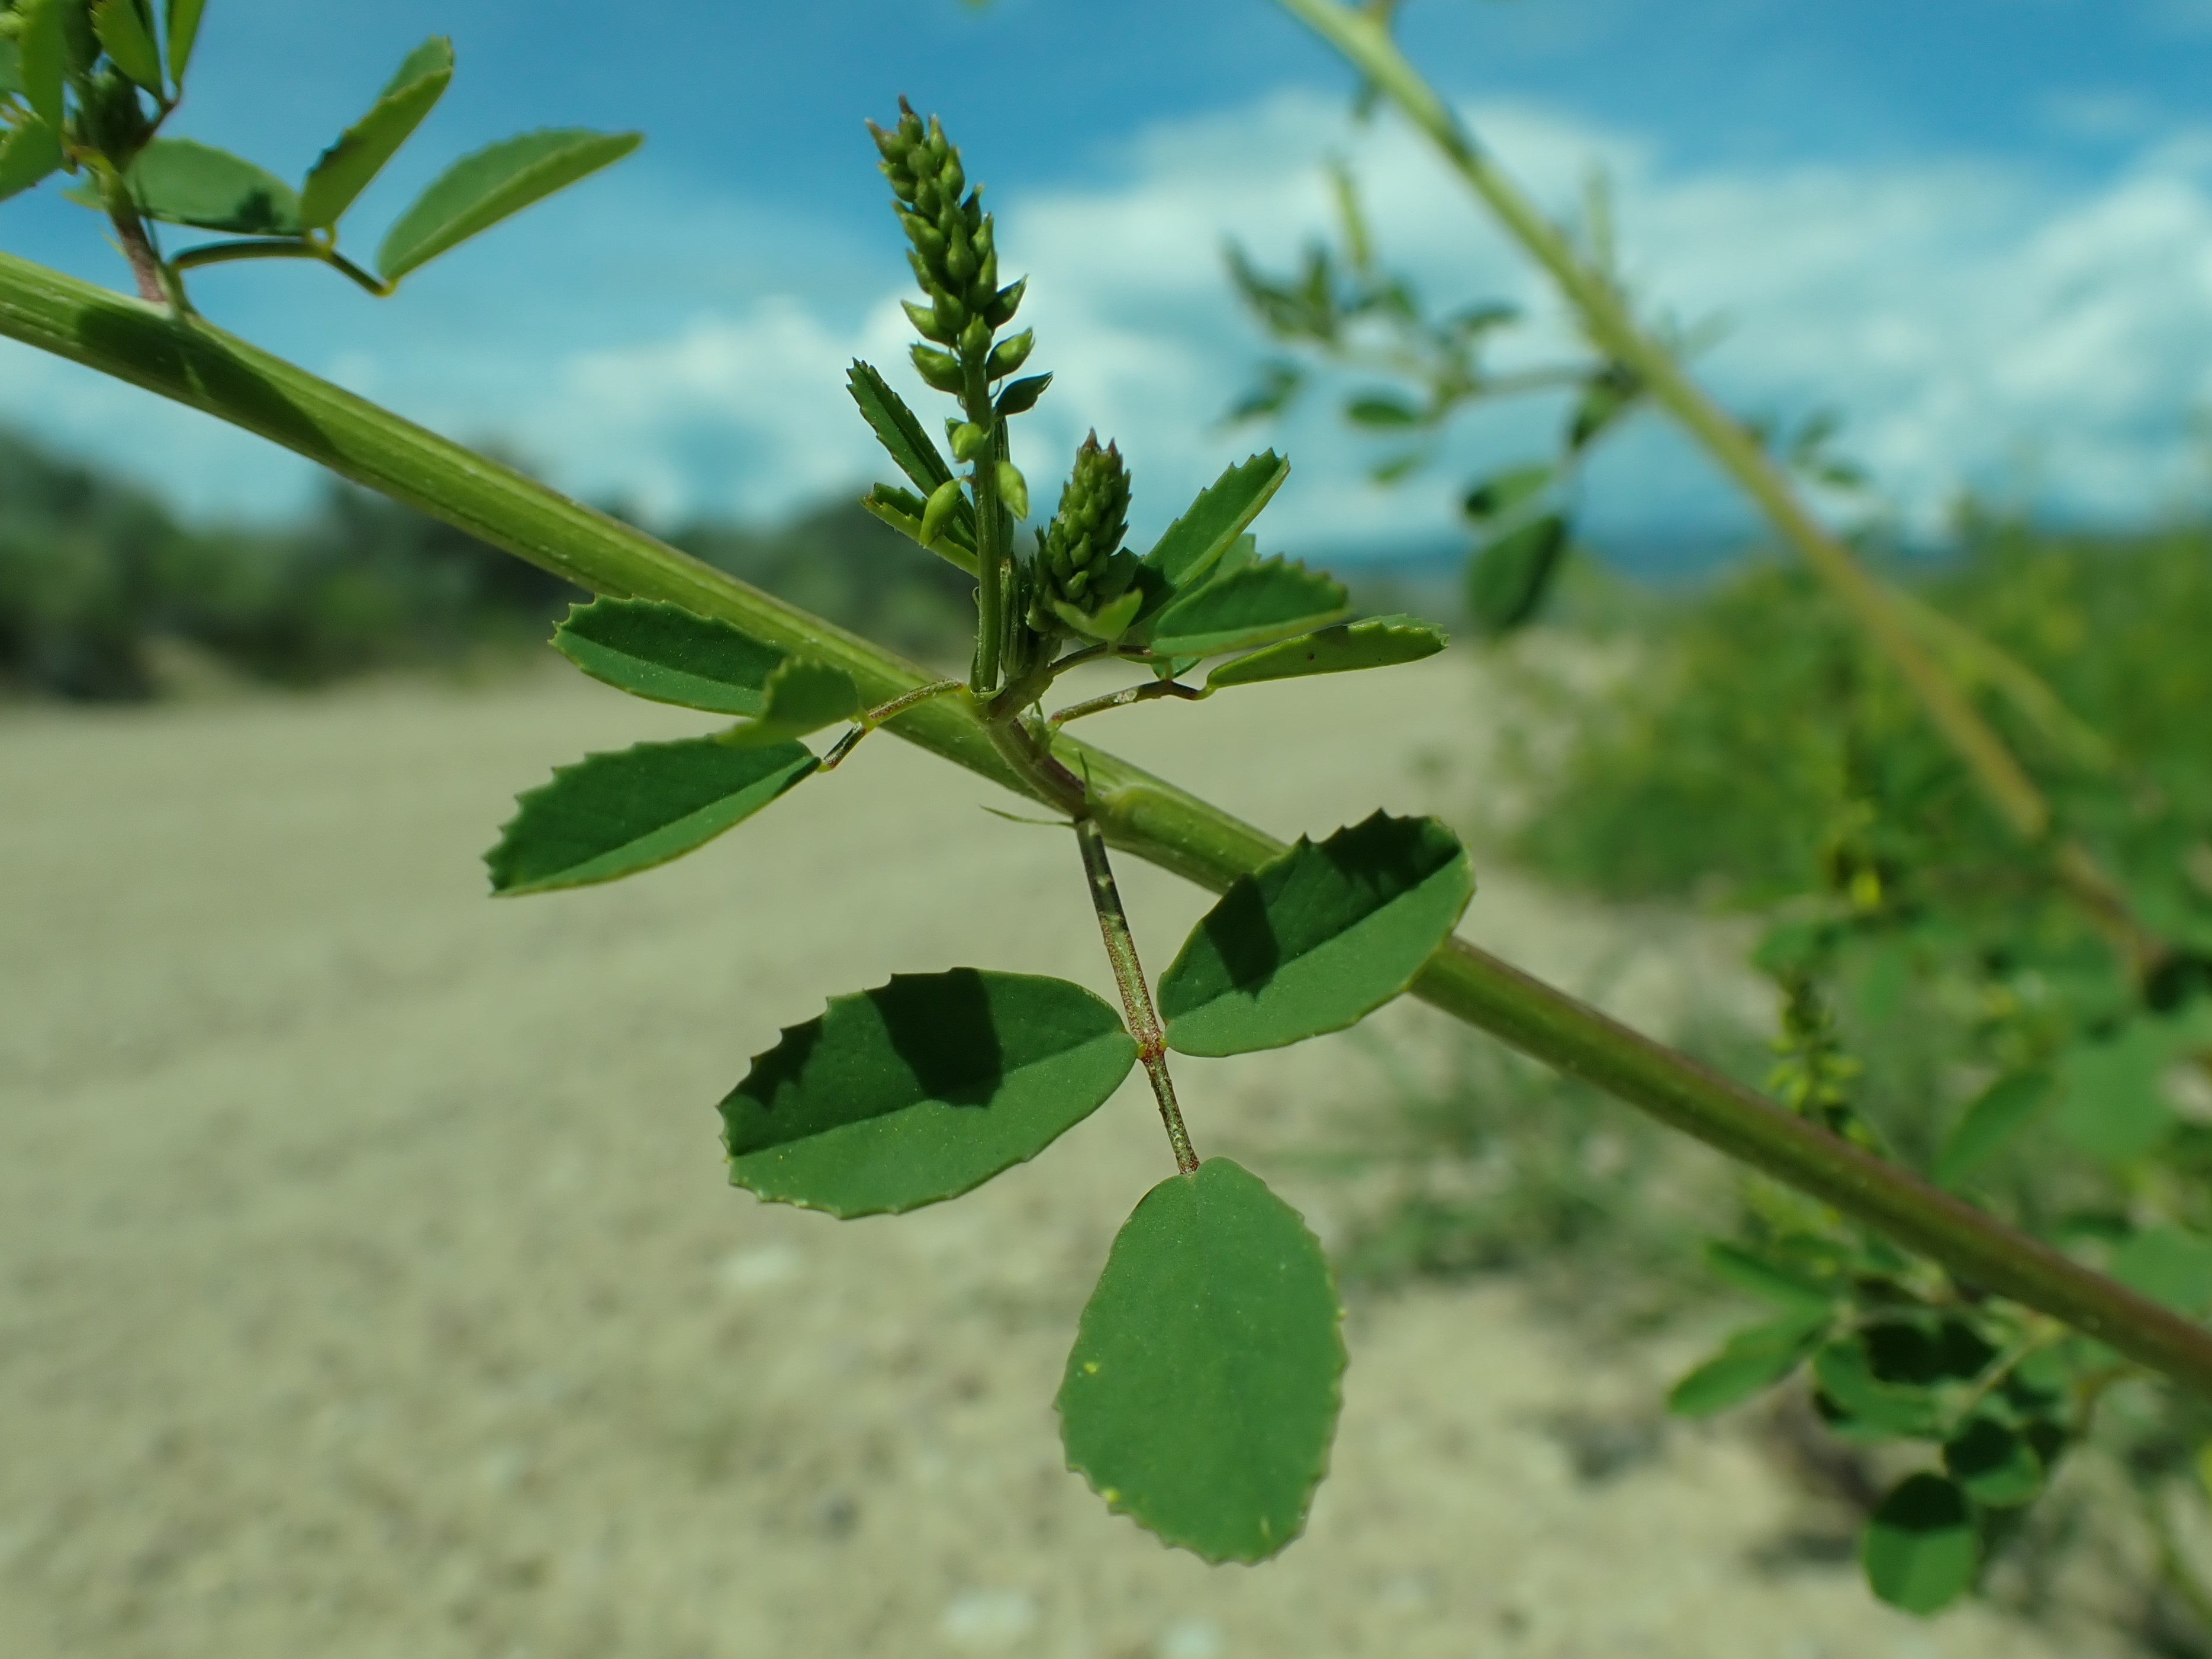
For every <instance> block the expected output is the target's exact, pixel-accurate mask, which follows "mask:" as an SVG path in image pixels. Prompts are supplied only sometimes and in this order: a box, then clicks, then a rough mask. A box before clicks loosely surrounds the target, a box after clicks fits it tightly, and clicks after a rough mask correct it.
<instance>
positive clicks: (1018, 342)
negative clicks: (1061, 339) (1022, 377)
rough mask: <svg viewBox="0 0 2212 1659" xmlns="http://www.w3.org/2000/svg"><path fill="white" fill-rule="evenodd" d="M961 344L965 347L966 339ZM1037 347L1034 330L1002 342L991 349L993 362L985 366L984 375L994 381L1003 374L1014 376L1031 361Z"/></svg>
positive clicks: (1023, 332)
mask: <svg viewBox="0 0 2212 1659" xmlns="http://www.w3.org/2000/svg"><path fill="white" fill-rule="evenodd" d="M961 344H962V345H963V347H964V346H965V345H966V344H967V340H966V339H965V338H964V337H963V339H962V341H961ZM1035 347H1036V330H1035V329H1033V328H1025V329H1024V330H1023V331H1021V332H1020V333H1018V334H1015V335H1012V336H1009V337H1007V338H1006V339H1003V340H1001V341H1000V342H999V343H998V344H996V345H994V346H993V347H992V348H991V360H990V362H988V363H987V364H985V365H984V370H983V372H984V374H987V376H988V377H989V378H990V379H992V380H997V379H998V378H999V377H1000V375H1002V374H1012V373H1013V372H1014V371H1015V370H1016V369H1018V368H1020V367H1021V366H1022V365H1023V364H1024V363H1025V362H1028V361H1029V358H1030V351H1031V350H1032V349H1035Z"/></svg>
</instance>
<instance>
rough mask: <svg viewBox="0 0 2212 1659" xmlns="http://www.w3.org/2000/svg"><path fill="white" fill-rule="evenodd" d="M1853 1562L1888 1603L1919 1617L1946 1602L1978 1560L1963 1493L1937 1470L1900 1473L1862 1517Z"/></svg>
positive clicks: (1968, 1580)
mask: <svg viewBox="0 0 2212 1659" xmlns="http://www.w3.org/2000/svg"><path fill="white" fill-rule="evenodd" d="M1859 1564H1860V1565H1862V1566H1863V1567H1864V1568H1865V1570H1866V1576H1867V1583H1868V1584H1869V1587H1871V1588H1872V1589H1873V1590H1874V1593H1875V1595H1878V1596H1880V1597H1881V1599H1882V1600H1883V1601H1887V1602H1888V1603H1889V1604H1890V1606H1892V1607H1901V1608H1903V1609H1904V1610H1905V1612H1907V1613H1918V1614H1920V1615H1922V1616H1923V1618H1924V1617H1925V1616H1926V1615H1928V1614H1929V1613H1939V1612H1941V1611H1942V1609H1943V1608H1945V1607H1948V1606H1950V1604H1951V1603H1952V1602H1954V1601H1957V1600H1958V1599H1959V1597H1960V1596H1961V1595H1965V1594H1966V1590H1967V1589H1968V1588H1969V1587H1970V1586H1971V1585H1972V1583H1973V1582H1974V1574H1975V1572H1976V1571H1978V1569H1979V1567H1980V1565H1981V1545H1980V1542H1979V1541H1978V1539H1977V1538H1976V1537H1975V1534H1974V1516H1973V1510H1972V1508H1971V1507H1970V1506H1969V1505H1968V1504H1967V1502H1966V1493H1965V1492H1961V1491H1960V1489H1959V1488H1958V1486H1955V1485H1954V1484H1953V1483H1952V1482H1951V1481H1948V1480H1945V1479H1944V1478H1943V1477H1942V1475H1940V1474H1914V1475H1908V1476H1906V1477H1905V1480H1902V1481H1900V1482H1899V1484H1898V1485H1897V1486H1896V1487H1895V1488H1894V1489H1893V1491H1892V1492H1890V1494H1889V1496H1888V1497H1887V1498H1883V1499H1882V1500H1881V1508H1879V1509H1877V1510H1875V1512H1874V1518H1873V1519H1872V1520H1871V1521H1869V1522H1867V1529H1866V1534H1865V1536H1864V1537H1863V1539H1862V1540H1861V1541H1860V1544H1859Z"/></svg>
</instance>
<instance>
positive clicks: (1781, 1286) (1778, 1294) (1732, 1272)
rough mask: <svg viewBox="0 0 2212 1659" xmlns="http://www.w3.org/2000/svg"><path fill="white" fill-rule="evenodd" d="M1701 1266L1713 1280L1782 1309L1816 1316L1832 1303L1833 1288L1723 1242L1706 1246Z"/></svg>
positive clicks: (1786, 1265)
mask: <svg viewBox="0 0 2212 1659" xmlns="http://www.w3.org/2000/svg"><path fill="white" fill-rule="evenodd" d="M1705 1265H1706V1266H1707V1267H1711V1269H1712V1270H1713V1273H1714V1274H1715V1276H1716V1277H1717V1278H1720V1279H1725V1280H1726V1281H1727V1282H1728V1283H1729V1284H1731V1285H1735V1287H1736V1288H1737V1289H1738V1290H1741V1291H1750V1292H1751V1294H1752V1295H1753V1296H1755V1297H1759V1298H1761V1299H1762V1300H1764V1301H1767V1302H1773V1303H1778V1304H1780V1305H1781V1306H1783V1307H1785V1308H1796V1309H1798V1310H1802V1311H1803V1312H1806V1313H1808V1314H1816V1313H1821V1312H1825V1311H1826V1309H1827V1308H1828V1307H1829V1306H1831V1305H1832V1304H1833V1303H1834V1302H1835V1300H1836V1297H1837V1286H1835V1285H1832V1284H1824V1283H1823V1282H1821V1280H1820V1279H1816V1278H1814V1276H1813V1275H1812V1274H1811V1273H1807V1272H1806V1271H1804V1270H1803V1269H1802V1268H1801V1267H1797V1266H1796V1265H1795V1264H1792V1263H1788V1262H1782V1261H1775V1260H1774V1259H1773V1258H1772V1257H1771V1256H1767V1255H1761V1254H1759V1252H1757V1251H1754V1250H1749V1249H1745V1248H1744V1247H1743V1246H1742V1245H1741V1244H1733V1243H1729V1242H1727V1241H1726V1240H1723V1239H1714V1240H1712V1241H1711V1242H1710V1243H1707V1244H1706V1246H1705Z"/></svg>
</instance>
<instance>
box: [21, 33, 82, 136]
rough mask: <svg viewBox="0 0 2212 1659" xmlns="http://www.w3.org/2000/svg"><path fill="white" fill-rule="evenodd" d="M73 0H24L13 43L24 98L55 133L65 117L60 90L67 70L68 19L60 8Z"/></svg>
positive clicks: (65, 80)
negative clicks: (19, 69)
mask: <svg viewBox="0 0 2212 1659" xmlns="http://www.w3.org/2000/svg"><path fill="white" fill-rule="evenodd" d="M70 3H72V0H23V3H22V4H21V5H20V6H18V7H17V8H16V9H15V11H16V15H17V16H19V17H20V18H21V19H22V25H21V27H20V28H19V29H18V30H17V31H16V34H15V46H16V51H17V54H18V57H19V58H20V60H21V67H22V72H23V101H24V102H25V103H27V104H28V105H29V106H31V113H32V114H33V115H35V116H37V117H38V118H40V120H41V121H44V122H45V123H46V125H47V126H48V127H49V128H50V129H51V130H52V131H54V132H55V133H57V134H58V133H60V132H61V131H63V129H64V121H65V119H66V115H65V112H64V104H63V101H62V89H63V88H64V86H65V85H66V84H67V76H68V72H69V32H68V20H67V19H66V18H65V17H64V15H63V9H64V7H65V6H67V5H69V4H70Z"/></svg>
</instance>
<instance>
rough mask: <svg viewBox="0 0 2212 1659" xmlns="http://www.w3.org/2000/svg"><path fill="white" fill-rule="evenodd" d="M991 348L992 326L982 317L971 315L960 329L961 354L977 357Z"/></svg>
mask: <svg viewBox="0 0 2212 1659" xmlns="http://www.w3.org/2000/svg"><path fill="white" fill-rule="evenodd" d="M990 349H991V327H990V325H989V324H987V323H986V322H985V321H984V320H983V319H981V317H970V318H969V319H968V326H967V327H965V328H963V329H962V330H961V331H960V355H961V356H963V357H969V358H975V357H980V356H982V355H983V354H984V353H985V352H987V351H988V350H990Z"/></svg>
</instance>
